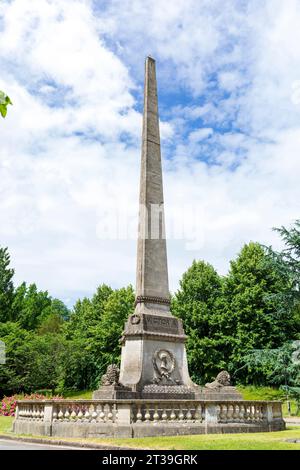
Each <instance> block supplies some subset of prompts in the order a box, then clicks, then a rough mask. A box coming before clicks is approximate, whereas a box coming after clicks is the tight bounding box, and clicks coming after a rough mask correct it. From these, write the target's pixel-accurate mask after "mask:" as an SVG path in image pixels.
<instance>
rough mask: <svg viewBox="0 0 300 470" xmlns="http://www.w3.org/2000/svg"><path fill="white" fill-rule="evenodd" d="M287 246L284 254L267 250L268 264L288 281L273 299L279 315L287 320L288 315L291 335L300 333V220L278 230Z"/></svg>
mask: <svg viewBox="0 0 300 470" xmlns="http://www.w3.org/2000/svg"><path fill="white" fill-rule="evenodd" d="M274 230H276V231H277V232H278V233H279V234H280V235H281V238H282V240H283V242H284V244H285V249H284V250H283V251H282V252H276V251H274V250H273V249H272V248H271V247H269V248H268V249H267V252H268V259H267V262H268V263H269V264H270V265H271V266H272V268H273V269H274V270H276V271H277V272H278V273H280V275H281V276H282V277H284V278H285V279H286V288H285V289H284V290H283V291H280V292H275V293H274V294H273V299H274V300H275V301H276V305H277V314H278V316H282V317H284V318H285V319H286V318H287V315H288V316H289V318H290V319H291V321H290V322H289V323H290V324H289V326H290V328H292V331H291V333H292V334H293V335H294V336H295V334H299V333H300V220H297V221H296V222H295V224H294V226H292V227H291V228H290V229H287V228H285V227H281V228H276V229H274Z"/></svg>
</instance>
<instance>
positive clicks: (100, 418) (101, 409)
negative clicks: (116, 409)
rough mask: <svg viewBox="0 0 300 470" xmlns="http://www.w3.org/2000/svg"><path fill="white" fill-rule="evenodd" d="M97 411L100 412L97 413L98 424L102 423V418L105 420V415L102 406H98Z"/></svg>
mask: <svg viewBox="0 0 300 470" xmlns="http://www.w3.org/2000/svg"><path fill="white" fill-rule="evenodd" d="M99 410H100V413H99V418H98V419H99V421H100V423H103V422H104V418H105V413H104V409H103V405H99Z"/></svg>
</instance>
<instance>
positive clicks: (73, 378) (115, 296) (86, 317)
mask: <svg viewBox="0 0 300 470" xmlns="http://www.w3.org/2000/svg"><path fill="white" fill-rule="evenodd" d="M133 306H134V293H133V289H132V287H131V286H129V287H127V288H122V289H117V290H113V289H111V288H110V287H108V286H106V285H102V286H99V287H98V289H97V291H96V294H95V295H94V296H93V297H92V300H89V299H87V298H85V299H83V300H82V301H81V300H80V301H78V302H77V303H76V304H75V306H74V310H73V312H72V313H71V316H70V321H69V322H67V323H66V326H65V331H66V338H67V341H68V349H67V350H66V353H65V358H64V360H63V363H64V372H63V374H62V379H61V382H60V390H64V389H95V388H96V387H97V386H98V384H99V379H100V377H101V376H102V375H103V373H104V372H105V370H106V367H107V366H108V365H109V364H110V363H115V362H119V360H120V352H121V345H120V342H119V339H120V337H121V335H122V331H123V328H124V323H125V321H126V319H127V318H128V316H129V314H130V313H131V312H132V311H133Z"/></svg>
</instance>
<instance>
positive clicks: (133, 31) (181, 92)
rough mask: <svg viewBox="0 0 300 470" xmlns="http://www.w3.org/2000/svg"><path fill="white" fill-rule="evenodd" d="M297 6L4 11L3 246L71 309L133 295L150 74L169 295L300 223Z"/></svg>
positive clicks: (0, 48)
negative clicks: (122, 290) (188, 276)
mask: <svg viewBox="0 0 300 470" xmlns="http://www.w3.org/2000/svg"><path fill="white" fill-rule="evenodd" d="M299 24H300V1H299V0H285V1H284V2H283V1H281V0H265V1H263V0H249V1H248V0H236V1H235V0H227V1H226V2H224V1H223V0H176V1H173V2H161V1H159V0H111V1H100V0H95V1H92V0H30V1H24V0H11V1H7V0H2V1H1V2H0V34H1V35H0V71H1V73H0V89H2V90H4V91H5V92H6V93H7V94H8V95H9V96H10V98H11V99H12V101H13V106H11V107H10V109H9V111H8V115H7V118H6V119H5V120H4V119H3V120H2V119H1V121H0V139H1V140H0V245H1V246H8V247H9V251H10V253H11V257H12V263H13V266H14V267H15V270H16V275H15V283H16V284H18V283H20V282H21V281H23V280H25V281H26V282H28V283H30V282H36V283H37V285H38V287H39V288H40V289H47V290H49V292H50V294H51V295H53V296H57V297H59V298H61V299H63V300H64V301H65V302H66V303H68V305H72V303H73V302H74V300H76V299H77V298H78V297H81V296H83V295H88V296H89V295H91V294H92V293H93V291H94V290H95V288H96V286H97V285H98V284H100V283H102V282H105V283H108V284H111V285H112V286H114V287H121V286H124V285H127V284H128V283H132V284H134V282H135V252H136V243H135V237H136V223H137V210H138V205H137V201H138V182H139V181H138V180H139V163H140V137H141V112H142V93H143V73H144V59H145V57H146V56H147V55H151V56H153V57H154V58H155V59H156V63H157V78H158V86H159V90H158V92H159V105H160V119H161V134H162V153H163V160H164V161H163V166H164V184H165V205H166V217H167V235H168V236H169V238H170V239H169V241H168V256H169V269H170V284H171V286H170V287H171V290H172V291H174V290H176V288H177V286H178V280H179V278H180V277H181V275H182V273H183V272H184V270H185V269H186V268H187V267H188V266H189V265H190V263H191V261H192V260H193V259H194V258H197V259H204V260H206V261H208V262H210V263H212V264H213V265H214V266H215V267H216V268H217V270H218V271H219V272H220V273H222V274H223V273H226V271H227V270H228V267H229V260H230V259H231V258H232V257H234V256H235V255H236V253H237V252H238V251H239V250H240V248H241V246H242V245H243V244H244V243H246V242H249V241H250V240H254V241H260V242H262V243H265V244H273V245H274V246H275V247H279V246H280V241H279V239H278V237H277V235H276V234H275V233H274V232H272V230H271V229H272V227H274V226H280V225H283V224H284V225H290V224H291V223H292V222H293V221H294V220H295V219H297V218H299V214H300V210H299V209H300V184H299V176H300V51H299V48H300V46H299V44H300V28H299Z"/></svg>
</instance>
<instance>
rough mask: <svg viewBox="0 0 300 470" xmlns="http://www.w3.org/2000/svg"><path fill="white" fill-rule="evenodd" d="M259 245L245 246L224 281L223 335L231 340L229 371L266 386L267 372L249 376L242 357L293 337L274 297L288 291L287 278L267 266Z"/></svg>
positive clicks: (245, 380)
mask: <svg viewBox="0 0 300 470" xmlns="http://www.w3.org/2000/svg"><path fill="white" fill-rule="evenodd" d="M266 258H267V254H266V251H265V249H264V248H263V247H262V246H261V245H259V244H258V243H253V242H251V243H249V244H248V245H245V246H244V247H243V248H242V250H241V252H240V254H239V255H238V257H237V259H236V260H235V261H231V263H230V264H231V268H230V271H229V274H228V276H227V277H226V278H225V280H224V287H223V314H222V332H223V334H224V335H225V336H227V337H228V339H229V338H230V341H229V343H230V351H228V352H229V355H228V357H227V361H228V369H229V371H230V372H231V374H232V375H234V376H235V378H236V379H238V380H239V381H241V382H244V383H245V382H246V383H249V382H250V383H251V382H254V383H262V384H263V383H265V380H266V376H265V371H263V370H261V369H255V368H252V369H251V372H250V371H249V370H248V371H247V373H246V371H245V369H244V368H243V367H242V366H243V359H242V358H243V357H244V356H245V355H246V354H247V353H248V352H249V351H252V350H253V349H261V348H264V349H270V348H276V347H278V346H279V345H280V344H282V343H283V342H284V341H286V340H287V339H289V338H290V324H289V322H288V321H286V320H287V319H286V318H284V317H278V316H277V315H276V301H275V299H273V298H272V294H274V293H277V292H282V291H283V290H284V289H285V288H286V284H285V278H284V277H282V276H281V275H280V273H278V271H277V270H275V269H274V268H273V266H271V265H270V264H268V263H266Z"/></svg>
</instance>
